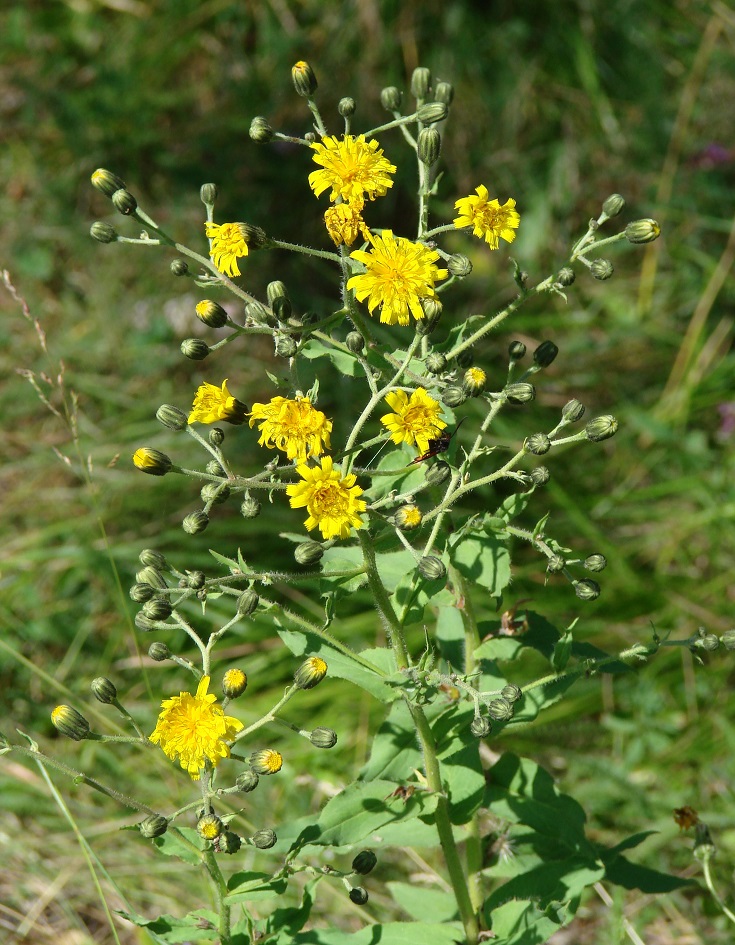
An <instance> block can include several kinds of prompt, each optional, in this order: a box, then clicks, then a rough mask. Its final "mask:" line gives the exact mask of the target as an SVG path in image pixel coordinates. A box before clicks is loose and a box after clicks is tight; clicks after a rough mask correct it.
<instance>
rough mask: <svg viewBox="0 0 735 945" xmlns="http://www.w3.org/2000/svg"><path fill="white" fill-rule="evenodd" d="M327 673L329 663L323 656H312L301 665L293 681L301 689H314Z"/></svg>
mask: <svg viewBox="0 0 735 945" xmlns="http://www.w3.org/2000/svg"><path fill="white" fill-rule="evenodd" d="M326 675H327V664H326V663H325V662H324V660H323V659H322V658H321V656H310V657H309V658H308V659H306V660H304V662H303V663H302V664H301V666H299V668H298V669H297V670H296V672H295V674H294V678H293V681H294V683H295V684H296V686H297V687H298V688H299V689H313V688H314V686H318V685H319V683H320V682H321V681H322V679H324V677H325V676H326Z"/></svg>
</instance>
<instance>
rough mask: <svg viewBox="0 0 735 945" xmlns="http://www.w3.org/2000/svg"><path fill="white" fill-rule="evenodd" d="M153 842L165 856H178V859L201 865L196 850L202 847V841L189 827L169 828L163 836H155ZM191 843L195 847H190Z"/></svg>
mask: <svg viewBox="0 0 735 945" xmlns="http://www.w3.org/2000/svg"><path fill="white" fill-rule="evenodd" d="M187 840H188V841H189V842H188V843H187ZM153 842H154V843H155V845H156V846H157V847H158V849H159V850H160V851H161V853H163V854H164V855H165V856H175V857H178V859H180V860H183V861H184V862H185V863H190V864H191V865H192V866H201V865H202V858H201V856H200V854H199V853H198V852H197V851H200V850H202V849H203V846H202V844H203V841H202V839H201V837H200V836H199V834H198V833H197V832H196V830H193V829H192V828H191V827H175V828H172V829H169V830H167V831H166V833H164V834H163V836H161V837H156V838H155V839H154V841H153ZM192 844H193V846H194V847H195V849H192Z"/></svg>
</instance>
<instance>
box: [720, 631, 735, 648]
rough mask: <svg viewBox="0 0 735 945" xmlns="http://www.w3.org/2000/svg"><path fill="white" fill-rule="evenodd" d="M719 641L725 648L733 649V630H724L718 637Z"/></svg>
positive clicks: (734, 636) (734, 639) (734, 644)
mask: <svg viewBox="0 0 735 945" xmlns="http://www.w3.org/2000/svg"><path fill="white" fill-rule="evenodd" d="M720 642H721V643H722V645H723V646H724V647H725V649H726V650H735V630H726V631H725V632H724V633H723V634H722V636H721V637H720Z"/></svg>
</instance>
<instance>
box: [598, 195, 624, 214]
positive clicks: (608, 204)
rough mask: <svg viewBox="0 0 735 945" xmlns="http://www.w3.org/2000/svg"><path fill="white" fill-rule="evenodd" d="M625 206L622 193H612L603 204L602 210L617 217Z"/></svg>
mask: <svg viewBox="0 0 735 945" xmlns="http://www.w3.org/2000/svg"><path fill="white" fill-rule="evenodd" d="M624 206H625V198H624V197H621V196H620V194H610V196H609V197H608V198H607V200H606V201H605V202H604V203H603V205H602V212H603V213H604V214H605V216H606V217H609V218H611V217H616V216H617V215H618V214H619V213H620V211H621V210H622V209H623V207H624Z"/></svg>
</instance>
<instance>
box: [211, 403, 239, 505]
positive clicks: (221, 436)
mask: <svg viewBox="0 0 735 945" xmlns="http://www.w3.org/2000/svg"><path fill="white" fill-rule="evenodd" d="M236 403H238V404H239V403H240V401H236ZM243 408H244V409H238V411H237V417H236V419H232V420H228V422H229V423H233V424H235V425H236V426H239V425H240V423H242V422H243V421H244V419H245V413H246V412H247V409H248V408H247V407H245V405H244V404H243ZM240 413H242V415H243V416H242V420H240ZM209 442H210V444H211V445H212V446H222V444H223V443H224V442H225V431H224V430H223V429H222V428H221V427H212V429H211V430H210V431H209ZM227 494H228V495H229V494H230V490H229V489H228V490H227Z"/></svg>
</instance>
